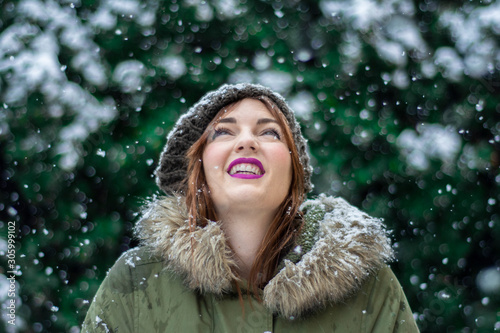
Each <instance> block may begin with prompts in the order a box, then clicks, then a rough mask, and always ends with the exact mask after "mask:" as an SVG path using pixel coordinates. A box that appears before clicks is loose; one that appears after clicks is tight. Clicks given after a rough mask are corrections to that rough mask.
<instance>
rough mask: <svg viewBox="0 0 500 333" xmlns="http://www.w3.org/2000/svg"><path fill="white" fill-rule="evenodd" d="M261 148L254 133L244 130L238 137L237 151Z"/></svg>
mask: <svg viewBox="0 0 500 333" xmlns="http://www.w3.org/2000/svg"><path fill="white" fill-rule="evenodd" d="M258 148H259V143H258V142H257V140H256V138H255V135H253V133H248V132H246V131H245V132H242V133H240V135H239V137H238V141H237V142H236V150H237V151H244V150H250V151H256V150H257V149H258Z"/></svg>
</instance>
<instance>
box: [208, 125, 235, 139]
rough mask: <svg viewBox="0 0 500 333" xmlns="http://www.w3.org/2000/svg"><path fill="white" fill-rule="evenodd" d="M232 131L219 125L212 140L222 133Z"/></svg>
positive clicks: (225, 133) (228, 133)
mask: <svg viewBox="0 0 500 333" xmlns="http://www.w3.org/2000/svg"><path fill="white" fill-rule="evenodd" d="M230 134H231V131H230V130H229V129H227V128H225V127H218V128H216V129H214V133H213V134H212V140H214V139H215V138H217V137H219V136H221V135H230Z"/></svg>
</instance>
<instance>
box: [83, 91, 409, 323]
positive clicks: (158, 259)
mask: <svg viewBox="0 0 500 333" xmlns="http://www.w3.org/2000/svg"><path fill="white" fill-rule="evenodd" d="M310 176H311V167H310V165H309V157H308V155H307V153H306V142H305V140H304V138H303V137H302V135H301V132H300V127H299V125H298V124H297V122H296V121H295V118H294V116H293V113H292V111H291V110H290V109H289V107H288V105H287V104H286V103H285V101H284V100H283V98H282V97H281V96H279V95H278V94H276V93H274V92H272V91H270V90H269V89H267V88H265V87H262V86H259V85H252V84H241V85H232V86H231V85H225V86H222V87H221V88H219V89H218V90H216V91H214V92H211V93H209V94H207V95H206V96H205V97H204V98H202V99H201V100H200V102H198V103H197V104H196V105H194V106H193V107H192V108H191V109H190V110H189V111H188V112H187V113H186V114H185V115H183V116H182V117H181V118H180V119H179V121H178V122H177V124H176V126H175V128H174V129H173V130H172V131H171V133H170V134H169V136H168V138H167V145H166V147H165V150H164V151H163V153H162V156H161V161H160V164H159V167H158V169H157V170H156V177H157V183H158V185H159V187H160V188H161V189H162V190H163V191H164V192H165V193H166V196H165V197H162V198H156V199H155V200H153V201H152V202H151V203H150V204H149V205H148V207H147V208H146V209H145V211H144V213H143V216H142V218H141V220H140V221H139V223H138V225H137V227H136V233H137V236H138V237H139V238H140V239H141V241H142V243H143V246H141V247H139V248H135V249H132V250H130V251H127V252H126V253H124V254H123V255H122V256H121V257H120V258H119V259H118V261H117V262H116V264H115V265H114V266H113V268H111V270H110V271H109V273H108V276H107V277H106V278H105V280H104V281H103V283H102V285H101V287H100V289H99V291H98V292H97V295H96V297H95V298H94V300H93V302H92V305H91V307H90V309H89V311H88V314H87V317H86V320H85V322H84V325H83V331H84V332H85V331H90V332H379V331H380V332H388V331H397V332H417V331H418V329H417V327H416V325H415V321H414V319H413V316H412V313H411V310H410V308H409V306H408V303H407V300H406V298H405V296H404V293H403V291H402V289H401V286H400V285H399V283H398V281H397V279H396V278H395V276H394V275H393V273H392V271H391V270H390V268H388V266H387V265H386V262H387V261H389V260H391V259H392V257H393V252H392V249H391V247H390V240H389V238H388V236H387V234H386V232H385V230H384V228H383V226H382V224H381V221H380V220H379V219H375V218H372V217H369V216H368V215H366V214H364V213H362V212H360V211H359V210H358V209H356V208H354V207H352V206H350V205H349V204H348V203H347V202H345V201H344V200H342V199H339V198H332V197H327V196H325V195H320V196H319V197H318V198H317V199H314V200H305V196H306V194H307V193H308V192H309V191H310V190H311V188H312V185H311V183H310ZM304 200H305V201H304Z"/></svg>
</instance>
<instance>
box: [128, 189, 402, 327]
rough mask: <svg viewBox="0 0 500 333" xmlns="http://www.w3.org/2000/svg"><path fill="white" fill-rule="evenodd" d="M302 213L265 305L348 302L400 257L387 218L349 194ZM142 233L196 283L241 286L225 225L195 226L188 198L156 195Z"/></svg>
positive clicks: (284, 310)
mask: <svg viewBox="0 0 500 333" xmlns="http://www.w3.org/2000/svg"><path fill="white" fill-rule="evenodd" d="M302 211H303V212H304V219H305V225H304V227H303V230H302V232H301V235H300V236H299V237H298V240H297V245H296V246H295V247H294V249H292V250H291V251H290V253H289V254H288V255H287V256H286V258H285V259H284V260H283V261H282V263H281V265H280V269H279V271H278V272H277V274H276V275H275V276H274V277H273V278H272V279H271V280H270V281H269V283H268V284H267V285H266V287H265V288H264V290H263V294H262V299H263V302H264V304H265V306H266V307H267V308H268V309H269V310H271V311H272V312H274V313H276V314H277V315H280V316H283V317H286V318H291V317H294V318H298V317H300V316H303V315H305V314H306V313H309V312H312V311H315V310H317V309H319V308H322V307H324V306H325V305H327V304H328V303H330V302H332V303H339V302H342V301H344V300H345V299H346V298H347V297H349V296H351V295H352V294H354V293H355V292H356V291H357V290H358V289H359V288H360V287H361V285H362V283H363V282H364V281H365V280H366V279H367V278H368V277H369V276H370V275H371V274H373V273H374V272H376V271H377V270H378V269H380V268H381V267H382V266H384V265H385V263H386V262H387V261H389V260H392V259H393V251H392V248H391V245H390V239H389V237H388V234H387V232H386V231H385V229H384V227H383V224H382V221H381V219H377V218H373V217H370V216H368V215H367V214H365V213H363V212H361V211H360V210H358V209H357V208H355V207H353V206H351V205H350V204H348V203H347V202H346V201H345V200H343V199H341V198H334V197H328V196H325V195H321V196H319V197H318V198H317V199H314V200H307V201H305V202H304V203H303V205H302ZM135 231H136V235H137V237H138V238H139V239H140V240H141V242H142V244H143V245H145V246H148V247H150V248H151V251H152V252H153V254H154V255H156V256H159V257H160V258H161V259H162V260H163V261H164V262H165V263H166V265H167V267H168V268H169V269H170V270H172V271H174V272H176V273H177V274H179V275H180V276H181V278H182V279H183V281H184V282H185V284H186V286H187V287H188V288H189V289H192V290H197V291H199V292H201V293H213V294H216V295H222V294H225V293H231V292H232V291H233V281H235V280H238V278H237V277H236V276H235V274H234V273H233V268H234V267H235V266H236V260H235V259H234V258H233V256H232V251H231V250H230V248H229V246H228V244H227V242H226V238H225V236H224V233H223V231H222V229H221V227H220V225H219V224H218V223H217V222H209V223H208V224H207V226H206V227H204V228H201V227H197V228H196V229H195V230H194V231H193V232H191V231H190V229H189V225H188V218H187V210H186V207H185V204H184V199H183V198H182V197H174V196H169V197H162V198H157V199H155V200H153V201H152V202H151V203H150V204H149V205H148V206H147V208H146V209H145V211H144V212H143V215H142V217H141V219H140V221H139V223H138V224H137V226H136V230H135Z"/></svg>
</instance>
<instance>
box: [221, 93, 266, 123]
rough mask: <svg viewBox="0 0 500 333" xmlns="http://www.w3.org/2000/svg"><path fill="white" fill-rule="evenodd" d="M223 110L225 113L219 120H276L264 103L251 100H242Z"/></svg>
mask: <svg viewBox="0 0 500 333" xmlns="http://www.w3.org/2000/svg"><path fill="white" fill-rule="evenodd" d="M223 110H224V111H223V112H222V114H220V117H219V120H221V119H224V118H236V120H238V119H241V120H245V119H258V118H271V119H275V117H274V116H273V114H272V113H271V112H270V111H269V109H268V108H267V106H266V105H265V104H264V103H263V102H261V101H259V100H256V99H251V98H245V99H242V100H240V101H238V102H236V103H234V104H232V105H230V106H229V107H226V108H224V109H223Z"/></svg>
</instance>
